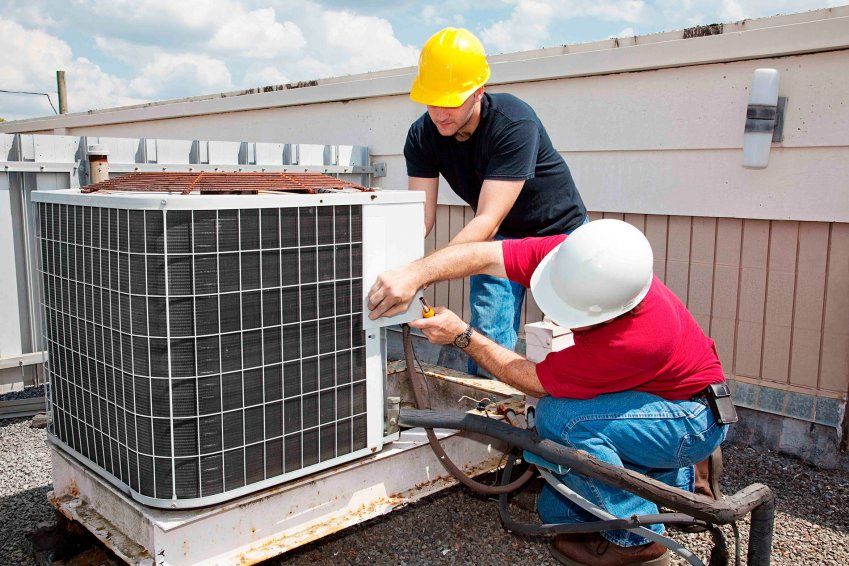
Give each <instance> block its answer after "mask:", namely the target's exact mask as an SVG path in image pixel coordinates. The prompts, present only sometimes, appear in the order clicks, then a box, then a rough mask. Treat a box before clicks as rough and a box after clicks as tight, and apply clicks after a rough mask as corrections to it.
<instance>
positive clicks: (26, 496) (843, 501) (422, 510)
mask: <svg viewBox="0 0 849 566" xmlns="http://www.w3.org/2000/svg"><path fill="white" fill-rule="evenodd" d="M724 459H725V463H726V464H725V474H724V475H723V478H722V486H723V489H724V490H725V491H726V492H734V491H736V490H738V489H740V488H741V487H743V486H744V485H746V484H748V483H753V482H762V483H766V484H767V485H769V486H770V487H772V488H773V490H774V491H775V492H776V493H777V495H778V513H777V516H776V530H775V537H774V542H773V561H772V563H773V564H776V565H793V566H798V565H800V564H849V474H847V473H846V472H839V471H828V470H818V469H816V468H813V467H811V466H809V465H807V464H805V463H803V462H800V461H798V460H795V459H793V458H789V457H786V456H782V455H779V454H775V453H770V452H763V451H757V450H753V449H750V448H744V447H740V446H733V445H730V446H726V447H724ZM50 474H51V465H50V458H49V452H48V449H47V446H46V444H45V431H44V430H43V429H31V428H29V419H9V420H0V532H2V533H3V538H2V542H0V564H33V562H32V560H31V558H30V557H29V555H28V554H27V550H26V548H27V547H26V540H25V539H24V535H25V534H26V533H27V532H29V531H31V530H33V529H34V528H35V525H36V523H38V522H40V521H45V520H49V519H51V517H52V508H51V507H50V505H49V504H48V502H47V492H48V491H49V490H50ZM740 530H741V534H742V535H743V541H744V543H745V540H746V535H747V533H748V525H741V528H740ZM726 535H727V536H728V537H729V540H733V535H732V534H731V529H730V528H728V529H726ZM673 536H674V537H675V538H676V539H678V540H681V541H682V542H685V543H686V544H687V545H688V546H689V548H691V549H692V550H694V551H695V552H696V553H697V554H699V555H700V556H701V557H702V558H703V559H705V558H706V557H707V554H708V552H709V548H710V542H709V536H708V535H706V534H698V535H696V534H692V535H688V534H682V533H679V532H675V533H673ZM743 557H744V562H745V547H744V549H743ZM517 560H521V561H523V562H525V563H530V564H555V562H553V561H552V560H551V559H550V558H549V555H548V547H547V545H546V543H545V541H543V540H535V539H527V538H522V537H518V536H514V535H512V534H509V533H507V532H506V531H504V530H503V529H502V528H501V525H500V523H499V520H498V515H497V510H496V506H495V503H494V502H493V501H489V500H487V499H485V498H482V497H477V496H475V495H473V494H471V493H469V492H468V491H467V490H465V489H460V488H457V487H454V488H451V489H448V490H445V491H443V492H442V493H440V494H437V495H435V496H433V497H431V498H428V499H426V500H425V501H423V502H420V503H417V504H414V505H411V506H409V507H407V508H405V509H401V510H399V511H395V512H393V513H391V514H389V515H386V516H384V517H381V518H378V519H375V520H372V521H370V522H368V523H365V524H363V525H359V526H357V527H353V528H351V529H348V530H347V531H344V532H342V533H339V534H337V535H334V536H332V537H329V538H327V539H325V540H323V541H321V543H313V544H311V545H308V546H306V547H303V548H301V549H299V550H297V551H293V552H291V553H289V554H288V555H286V557H284V558H278V559H274V560H270V561H268V562H267V563H266V566H268V565H276V564H286V565H293V566H294V565H315V564H365V563H378V564H504V563H506V562H514V561H517ZM673 561H674V562H675V563H676V564H683V563H684V562H683V561H681V560H676V559H673Z"/></svg>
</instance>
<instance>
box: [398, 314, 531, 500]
mask: <svg viewBox="0 0 849 566" xmlns="http://www.w3.org/2000/svg"><path fill="white" fill-rule="evenodd" d="M402 336H403V339H404V359H405V360H406V362H407V376H408V377H409V378H410V384H411V385H412V387H413V397H415V400H416V406H417V407H418V408H419V409H428V408H429V403H428V402H427V400H426V396H425V392H424V380H425V377H424V375H422V374H421V373H419V371H418V370H417V369H416V364H415V356H414V355H413V342H412V338H411V336H410V327H409V326H408V325H406V324H405V325H403V327H402ZM505 426H509V425H505ZM424 429H425V433H426V434H427V441H428V443H430V447H431V448H432V449H433V452H434V453H435V454H436V457H437V458H439V461H440V462H441V463H442V465H443V467H444V468H445V469H446V470H448V472H449V473H450V474H451V475H452V476H454V478H455V479H456V480H457V481H458V482H460V483H461V484H463V485H465V486H466V487H468V488H469V489H471V490H473V491H476V492H478V493H482V494H484V495H501V494H503V493H509V492H511V491H515V490H517V489H519V488H520V487H522V486H523V485H525V484H526V483H528V481H529V480H530V479H531V478H533V477H534V471H533V468H532V467H531V468H528V469H527V470H526V471H525V473H524V474H522V475H521V476H519V477H518V478H517V479H516V480H515V481H513V482H511V483H508V484H506V485H486V484H485V483H481V482H479V481H475V480H473V479H472V478H470V477H469V476H467V475H466V473H465V472H464V471H463V470H461V469H460V468H459V467H458V466H457V464H455V463H454V462H452V461H451V458H449V457H448V454H446V453H445V450H444V449H443V448H442V445H441V444H440V443H439V440H438V439H437V438H436V434H435V433H434V432H433V427H424Z"/></svg>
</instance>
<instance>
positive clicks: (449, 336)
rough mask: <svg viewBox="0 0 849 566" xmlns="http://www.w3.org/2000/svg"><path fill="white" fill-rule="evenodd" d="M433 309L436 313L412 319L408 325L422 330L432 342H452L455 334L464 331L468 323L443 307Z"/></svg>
mask: <svg viewBox="0 0 849 566" xmlns="http://www.w3.org/2000/svg"><path fill="white" fill-rule="evenodd" d="M434 310H435V311H436V315H434V316H432V317H431V318H422V319H420V320H414V321H413V322H411V323H410V326H412V327H413V328H418V329H419V330H421V331H422V332H424V335H425V336H427V339H428V340H429V341H430V342H432V343H434V344H453V343H454V339H455V338H456V337H457V335H458V334H462V333H463V332H465V331H466V329H467V328H468V327H469V325H468V324H466V323H465V322H463V319H461V318H460V317H459V316H457V315H456V314H454V313H453V312H451V311H450V310H448V309H446V308H445V307H436V308H435V309H434Z"/></svg>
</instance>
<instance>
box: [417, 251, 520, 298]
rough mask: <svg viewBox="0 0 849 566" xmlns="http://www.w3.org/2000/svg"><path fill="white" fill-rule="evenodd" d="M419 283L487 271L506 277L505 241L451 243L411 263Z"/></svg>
mask: <svg viewBox="0 0 849 566" xmlns="http://www.w3.org/2000/svg"><path fill="white" fill-rule="evenodd" d="M410 268H411V269H413V270H415V272H416V275H417V277H418V280H419V286H420V287H424V286H425V285H429V284H431V283H435V282H437V281H447V280H449V279H461V278H463V277H466V276H468V275H477V274H480V273H485V274H488V275H495V276H497V277H504V276H505V274H504V259H503V255H502V252H501V242H472V243H468V244H462V245H458V246H448V247H445V248H442V249H441V250H437V251H435V252H434V253H432V254H430V255H429V256H427V257H424V258H422V259H420V260H418V261H415V262H413V263H412V264H410Z"/></svg>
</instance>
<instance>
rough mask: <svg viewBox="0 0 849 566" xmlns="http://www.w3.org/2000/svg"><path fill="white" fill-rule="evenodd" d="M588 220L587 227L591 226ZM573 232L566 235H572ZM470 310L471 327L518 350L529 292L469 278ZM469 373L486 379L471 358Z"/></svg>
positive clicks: (508, 283) (510, 284)
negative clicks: (520, 327)
mask: <svg viewBox="0 0 849 566" xmlns="http://www.w3.org/2000/svg"><path fill="white" fill-rule="evenodd" d="M589 221H590V219H589V217H586V218H584V224H586V223H587V222H589ZM570 232H572V231H571V230H569V231H568V232H566V233H567V234H569V233H570ZM506 239H508V238H505V237H504V236H495V237H494V238H493V240H496V241H500V240H506ZM469 283H470V286H469V306H470V307H471V309H472V316H471V320H470V321H469V324H471V325H472V327H473V328H474V329H475V330H477V331H478V332H480V333H481V334H483V335H484V336H486V337H487V338H489V339H490V340H492V341H493V342H495V343H497V344H501V345H502V346H504V347H505V348H507V349H508V350H515V349H516V341H517V340H518V338H519V322H520V321H521V320H522V303H523V302H524V301H525V288H524V287H522V286H521V285H519V284H518V283H513V282H512V281H508V280H507V279H502V278H500V277H493V276H491V275H472V276H471V277H470V278H469ZM468 371H469V373H470V374H471V375H478V374H481V375H486V376H487V377H491V376H490V375H488V374H485V373H484V372H483V370H481V369H479V368H478V365H477V364H476V363H475V361H474V360H473V359H471V358H469V362H468Z"/></svg>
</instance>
